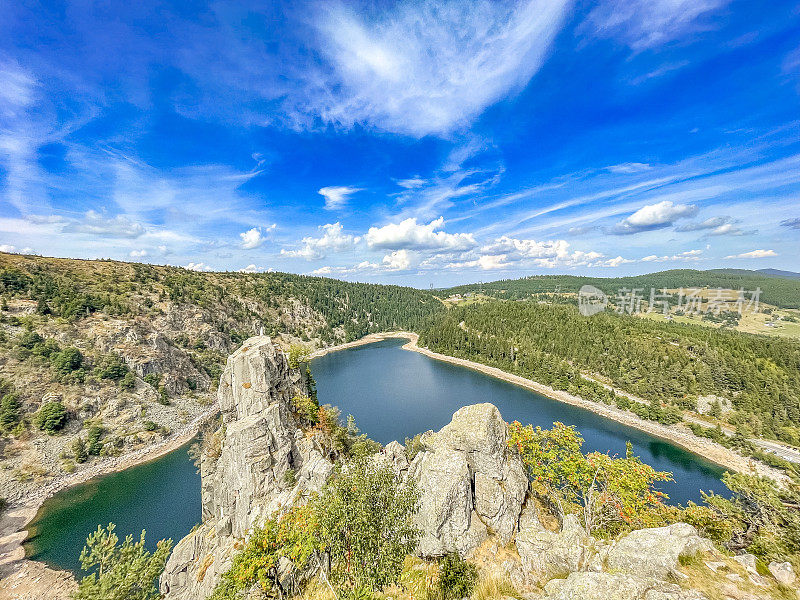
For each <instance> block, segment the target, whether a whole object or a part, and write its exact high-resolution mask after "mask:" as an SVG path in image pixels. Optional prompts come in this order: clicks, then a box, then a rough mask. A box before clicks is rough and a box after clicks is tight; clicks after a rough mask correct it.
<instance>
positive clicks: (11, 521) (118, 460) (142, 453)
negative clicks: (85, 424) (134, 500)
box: [0, 405, 218, 600]
mask: <svg viewBox="0 0 800 600" xmlns="http://www.w3.org/2000/svg"><path fill="white" fill-rule="evenodd" d="M217 412H218V410H217V407H216V405H214V406H212V407H211V408H209V409H208V410H207V411H205V412H204V413H202V414H201V415H199V416H197V417H196V418H194V419H193V420H192V421H190V422H189V423H187V424H186V425H184V426H183V427H181V428H180V429H179V430H177V431H175V432H174V433H173V434H172V435H171V436H169V437H168V438H166V439H164V440H162V441H160V442H158V443H157V444H153V445H152V446H148V447H146V448H141V449H139V450H135V451H134V452H129V453H127V454H123V455H122V456H117V457H113V458H110V459H107V460H104V461H103V462H101V463H98V464H97V465H92V466H91V467H89V468H88V469H83V470H81V471H79V472H77V473H72V474H70V475H64V476H62V477H58V478H56V479H54V480H53V481H51V482H50V483H48V484H47V485H45V486H43V487H41V488H39V489H37V490H36V491H34V492H32V493H31V494H29V495H28V496H26V497H25V498H23V499H22V501H20V502H18V503H17V504H15V505H14V506H13V507H11V508H10V509H8V510H7V511H5V512H4V513H3V516H2V518H0V600H5V599H7V598H8V599H11V598H14V599H18V600H34V599H36V600H38V599H40V598H41V599H42V600H44V599H47V600H61V599H62V598H65V599H66V598H69V594H70V593H71V592H72V591H73V590H74V589H75V585H76V584H75V580H74V578H73V577H72V574H71V573H68V572H65V571H58V570H55V569H51V568H50V567H48V566H47V565H44V564H42V563H39V562H36V561H30V560H27V559H26V558H25V549H24V548H23V547H22V542H24V541H25V539H26V538H27V536H28V532H27V530H26V527H27V526H28V524H29V523H30V522H31V521H32V520H33V519H34V517H35V516H36V513H37V512H38V511H39V508H40V507H41V506H42V503H43V502H44V501H45V500H46V499H47V498H49V497H50V496H52V495H53V494H55V493H57V492H59V491H61V490H63V489H66V488H68V487H71V486H73V485H78V484H80V483H84V482H86V481H88V480H90V479H93V478H95V477H99V476H101V475H107V474H109V473H114V472H117V471H123V470H125V469H128V468H130V467H133V466H135V465H139V464H142V463H145V462H148V461H151V460H155V459H157V458H159V457H161V456H163V455H164V454H167V453H169V452H172V451H173V450H176V449H177V448H180V447H181V446H183V445H184V444H186V443H187V442H188V441H189V440H191V439H192V438H193V437H194V436H195V435H197V432H198V431H199V430H200V427H201V426H202V425H203V424H204V423H205V422H207V421H208V420H209V419H212V418H213V417H214V416H215V415H216V414H217Z"/></svg>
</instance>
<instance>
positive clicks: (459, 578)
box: [439, 552, 478, 600]
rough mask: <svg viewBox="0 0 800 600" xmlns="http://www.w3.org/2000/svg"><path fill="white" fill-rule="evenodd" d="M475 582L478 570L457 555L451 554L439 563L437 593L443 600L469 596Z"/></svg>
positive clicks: (457, 599) (454, 599) (455, 599)
mask: <svg viewBox="0 0 800 600" xmlns="http://www.w3.org/2000/svg"><path fill="white" fill-rule="evenodd" d="M477 581H478V569H477V568H475V565H473V564H470V563H468V562H467V561H465V560H464V559H463V558H461V557H460V556H459V555H458V553H456V552H452V553H450V554H448V555H446V556H444V557H443V558H442V559H441V560H440V561H439V592H440V593H441V596H442V598H444V600H460V599H461V598H465V597H467V596H469V595H470V594H472V590H473V588H474V587H475V583H476V582H477Z"/></svg>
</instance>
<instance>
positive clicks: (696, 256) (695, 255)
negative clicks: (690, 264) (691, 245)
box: [641, 250, 703, 262]
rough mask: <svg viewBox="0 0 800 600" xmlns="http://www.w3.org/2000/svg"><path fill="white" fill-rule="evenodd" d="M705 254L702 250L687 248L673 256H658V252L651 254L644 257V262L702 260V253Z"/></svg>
mask: <svg viewBox="0 0 800 600" xmlns="http://www.w3.org/2000/svg"><path fill="white" fill-rule="evenodd" d="M702 254H703V251H702V250H687V251H686V252H680V253H679V254H673V255H672V256H658V255H657V254H651V255H650V256H645V257H644V258H642V259H641V260H642V262H669V261H674V260H686V261H689V260H700V258H701V255H702Z"/></svg>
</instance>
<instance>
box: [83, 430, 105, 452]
mask: <svg viewBox="0 0 800 600" xmlns="http://www.w3.org/2000/svg"><path fill="white" fill-rule="evenodd" d="M103 432H104V429H103V428H102V427H101V426H100V425H92V426H91V427H89V432H88V434H87V436H86V439H87V444H86V450H87V452H88V453H89V454H90V455H92V456H99V455H100V451H101V450H102V449H103V444H101V443H100V438H101V437H102V436H103Z"/></svg>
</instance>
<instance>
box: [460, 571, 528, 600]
mask: <svg viewBox="0 0 800 600" xmlns="http://www.w3.org/2000/svg"><path fill="white" fill-rule="evenodd" d="M504 596H510V597H512V598H520V597H521V596H520V594H519V592H518V591H517V590H516V589H515V588H514V586H513V585H511V582H510V581H509V580H508V579H507V578H505V577H498V576H496V575H482V576H481V577H480V578H479V579H478V583H477V585H476V586H475V589H474V590H473V592H472V597H471V598H472V600H498V599H499V598H502V597H504Z"/></svg>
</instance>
